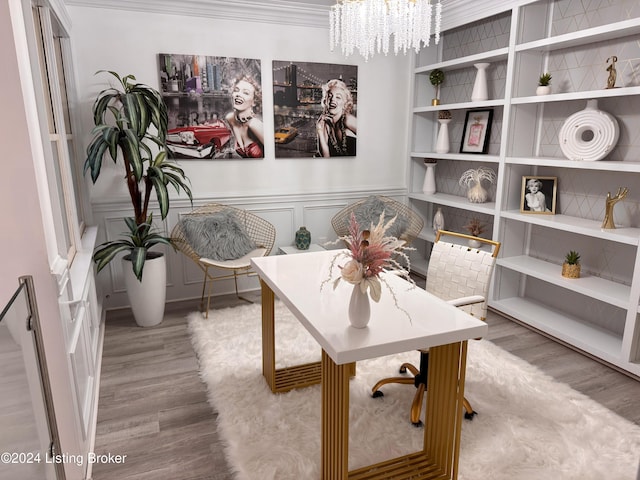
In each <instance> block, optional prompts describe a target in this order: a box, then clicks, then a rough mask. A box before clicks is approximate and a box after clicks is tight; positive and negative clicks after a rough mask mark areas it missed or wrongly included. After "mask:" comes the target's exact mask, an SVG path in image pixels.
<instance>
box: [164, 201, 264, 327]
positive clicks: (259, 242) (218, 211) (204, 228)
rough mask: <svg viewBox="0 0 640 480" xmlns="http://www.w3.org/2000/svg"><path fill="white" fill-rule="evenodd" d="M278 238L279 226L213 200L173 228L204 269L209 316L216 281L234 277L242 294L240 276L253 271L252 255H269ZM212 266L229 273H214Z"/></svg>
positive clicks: (178, 243)
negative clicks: (239, 283)
mask: <svg viewBox="0 0 640 480" xmlns="http://www.w3.org/2000/svg"><path fill="white" fill-rule="evenodd" d="M275 239H276V229H275V227H274V226H273V225H272V224H271V223H269V222H267V221H266V220H264V219H263V218H261V217H259V216H257V215H255V214H253V213H251V212H248V211H247V210H242V209H239V208H235V207H230V206H228V205H222V204H218V203H212V204H208V205H205V206H203V207H199V208H197V209H195V210H193V211H192V212H190V213H187V214H185V215H183V216H182V218H181V219H180V221H179V222H178V223H177V224H176V226H175V227H174V228H173V230H172V231H171V242H172V243H173V245H174V246H175V247H176V249H177V250H178V251H180V252H182V253H184V254H185V255H186V256H187V257H189V258H190V259H191V260H193V261H194V262H195V263H196V265H198V267H199V268H200V269H201V270H202V271H203V272H204V280H203V283H202V296H201V298H200V309H201V310H202V311H204V312H205V317H206V318H208V317H209V307H210V303H211V288H212V285H213V282H214V281H216V280H225V279H229V278H233V280H234V283H235V288H236V295H237V296H238V297H240V295H239V294H238V276H240V275H249V274H250V273H251V272H252V270H251V259H252V258H254V257H261V256H267V255H269V253H271V249H272V248H273V244H274V242H275ZM212 268H213V271H215V269H222V270H224V271H226V272H227V273H225V274H223V275H213V274H212V271H211V270H210V269H212ZM207 285H208V288H207ZM205 292H206V296H207V305H206V309H205V307H204V297H205ZM240 298H242V297H240Z"/></svg>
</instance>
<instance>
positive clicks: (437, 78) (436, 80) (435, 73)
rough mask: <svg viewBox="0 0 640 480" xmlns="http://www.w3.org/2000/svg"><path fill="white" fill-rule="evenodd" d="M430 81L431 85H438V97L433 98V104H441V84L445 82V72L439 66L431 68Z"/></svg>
mask: <svg viewBox="0 0 640 480" xmlns="http://www.w3.org/2000/svg"><path fill="white" fill-rule="evenodd" d="M429 81H430V82H431V85H433V86H434V87H436V98H434V99H433V100H431V105H434V106H435V105H440V85H441V84H442V83H443V82H444V72H443V71H442V70H440V69H439V68H436V69H435V70H431V73H429Z"/></svg>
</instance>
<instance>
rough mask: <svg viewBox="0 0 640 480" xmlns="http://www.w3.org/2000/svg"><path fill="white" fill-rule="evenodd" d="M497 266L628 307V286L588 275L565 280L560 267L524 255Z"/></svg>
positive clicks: (503, 261)
mask: <svg viewBox="0 0 640 480" xmlns="http://www.w3.org/2000/svg"><path fill="white" fill-rule="evenodd" d="M497 264H498V265H500V266H501V267H504V268H508V269H509V270H514V271H516V272H520V273H523V274H525V275H528V276H530V277H535V278H538V279H540V280H543V281H545V282H547V283H551V284H553V285H557V286H559V287H562V288H565V289H567V290H571V291H572V292H576V293H579V294H581V295H586V296H587V297H590V298H595V299H596V300H600V301H602V302H605V303H608V304H610V305H614V306H616V307H619V308H623V309H627V308H628V307H629V299H630V295H631V287H629V286H628V285H623V284H621V283H616V282H612V281H611V280H605V279H604V278H600V277H594V276H589V275H584V276H582V277H580V278H565V277H563V276H562V275H561V273H560V272H561V271H562V265H557V264H555V263H550V262H546V261H544V260H540V259H538V258H533V257H528V256H526V255H520V256H517V257H507V258H500V259H498V261H497Z"/></svg>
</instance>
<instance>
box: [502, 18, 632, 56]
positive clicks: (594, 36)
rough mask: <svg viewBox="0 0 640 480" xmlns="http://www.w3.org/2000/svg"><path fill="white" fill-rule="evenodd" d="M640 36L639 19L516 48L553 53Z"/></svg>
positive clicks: (558, 36)
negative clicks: (554, 51)
mask: <svg viewBox="0 0 640 480" xmlns="http://www.w3.org/2000/svg"><path fill="white" fill-rule="evenodd" d="M638 34H640V24H638V19H637V18H635V19H631V20H624V21H622V22H616V23H610V24H608V25H603V26H600V27H593V28H586V29H584V30H579V31H577V32H570V33H565V34H564V35H556V36H555V37H549V38H543V39H541V40H535V41H533V42H527V43H521V44H520V45H516V46H515V50H516V52H518V53H520V52H551V51H553V50H562V49H564V48H570V47H578V46H582V47H583V46H585V45H589V44H592V43H600V42H605V41H607V40H615V39H618V38H622V37H628V36H633V35H638Z"/></svg>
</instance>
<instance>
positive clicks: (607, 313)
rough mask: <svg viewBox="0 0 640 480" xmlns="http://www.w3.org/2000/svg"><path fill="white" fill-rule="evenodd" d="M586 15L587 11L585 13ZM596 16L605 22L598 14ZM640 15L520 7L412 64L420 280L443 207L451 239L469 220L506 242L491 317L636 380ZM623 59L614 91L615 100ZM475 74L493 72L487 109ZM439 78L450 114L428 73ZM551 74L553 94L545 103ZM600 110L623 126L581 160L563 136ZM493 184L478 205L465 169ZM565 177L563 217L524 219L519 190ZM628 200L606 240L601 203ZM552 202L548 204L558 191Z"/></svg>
mask: <svg viewBox="0 0 640 480" xmlns="http://www.w3.org/2000/svg"><path fill="white" fill-rule="evenodd" d="M586 3H589V2H586ZM598 8H600V10H598ZM639 34H640V5H638V4H637V2H633V1H629V0H621V1H620V2H616V4H615V5H607V7H603V6H599V4H598V5H595V4H594V5H587V4H585V2H580V1H578V0H542V1H533V2H529V3H526V4H524V5H522V4H521V5H517V6H514V7H513V8H511V9H509V10H506V11H504V12H503V13H501V14H499V15H494V16H491V17H489V18H486V19H481V20H478V21H476V22H474V23H470V24H468V25H463V26H460V27H457V28H455V29H453V30H449V31H446V32H444V33H443V34H442V38H441V41H440V44H439V45H438V47H437V48H427V49H423V50H422V51H421V52H420V53H418V54H416V55H415V57H414V58H415V61H414V75H413V86H412V92H411V95H412V98H413V105H412V111H411V125H412V128H411V138H410V152H411V153H410V154H409V169H408V175H409V180H408V184H409V190H410V191H409V195H408V196H409V202H410V204H411V206H412V208H414V209H415V210H417V211H419V212H420V213H421V214H422V215H423V216H424V218H425V224H426V226H425V228H424V230H423V231H422V233H421V234H420V235H419V237H418V241H417V243H418V244H419V246H418V248H417V253H416V255H415V258H414V259H412V264H413V268H414V269H415V270H417V271H418V272H426V268H427V261H428V260H427V259H428V256H429V245H430V244H431V242H433V240H434V238H435V234H434V231H433V228H432V227H431V219H432V218H433V215H434V213H435V211H436V209H437V208H441V209H442V211H443V212H444V215H445V223H446V225H445V228H447V229H449V230H456V231H462V226H463V225H464V224H465V223H466V222H467V221H468V220H469V219H470V218H472V217H479V218H480V219H481V221H483V222H484V223H486V224H487V226H488V228H487V231H486V232H485V233H484V234H483V236H485V237H492V238H493V239H495V240H499V241H500V242H501V243H502V248H501V250H500V257H499V259H498V262H497V266H496V271H495V275H494V283H493V285H492V290H491V298H490V301H489V305H490V307H491V308H493V309H495V310H498V311H500V312H503V313H505V314H507V315H509V316H510V317H513V318H514V319H515V320H517V321H519V322H522V323H524V324H526V325H529V326H530V327H532V328H535V329H537V330H539V331H542V332H544V333H545V334H547V335H550V336H552V337H555V338H557V339H558V340H560V341H562V342H565V343H567V344H570V345H572V346H574V347H575V348H577V349H579V350H581V351H584V352H586V353H587V354H589V355H591V356H594V357H596V358H599V359H601V360H603V361H605V362H607V363H609V364H611V365H614V366H615V367H617V368H619V369H621V370H624V371H626V372H628V373H631V374H633V375H636V376H640V316H639V315H640V314H639V312H640V308H639V303H640V213H639V212H640V175H638V174H639V173H640V134H639V133H637V132H639V131H640V114H639V113H638V112H640V80H639V78H640V72H639V71H637V69H638V61H639V59H640V45H639V44H638V42H637V39H638V35H639ZM614 55H615V56H616V57H617V59H618V62H617V72H618V76H617V81H616V88H612V89H607V88H605V87H606V85H607V77H608V74H609V73H608V71H607V70H606V69H607V66H608V65H610V63H608V62H609V60H608V59H609V58H610V57H612V56H614ZM475 63H490V64H491V65H490V67H489V69H488V77H489V80H488V86H489V99H488V100H485V101H482V102H472V101H470V98H471V91H472V88H473V81H474V79H475V73H476V69H475V68H474V64H475ZM434 69H441V70H443V71H444V73H445V81H444V83H443V84H442V85H441V88H440V104H439V105H433V104H432V98H433V97H434V96H435V89H434V87H433V86H432V85H431V84H430V83H429V73H430V72H431V71H432V70H434ZM544 72H550V73H551V74H552V81H551V85H552V88H553V92H552V93H551V94H550V95H545V96H537V95H536V94H535V90H536V86H537V80H538V77H539V76H540V75H541V74H542V73H544ZM591 99H596V100H597V101H598V108H599V109H601V110H603V111H606V112H608V113H610V114H611V115H613V116H614V117H615V118H616V120H617V121H618V124H619V126H620V138H619V140H618V143H617V145H616V147H615V148H614V149H613V150H612V151H611V152H610V153H609V154H608V156H607V157H605V158H604V159H603V160H601V161H573V160H568V159H566V158H565V157H564V155H563V154H562V149H561V148H560V144H559V140H558V134H559V131H560V128H561V127H562V125H563V123H564V121H565V120H566V118H568V117H569V116H570V115H572V114H573V113H576V112H578V111H580V110H582V109H584V108H585V106H586V102H587V100H591ZM477 109H492V110H493V121H492V125H491V134H490V142H489V148H488V152H486V153H484V154H468V153H465V154H463V153H458V152H459V151H460V141H461V138H462V134H463V129H464V121H465V117H466V115H467V113H468V112H469V111H472V110H477ZM443 110H448V111H449V112H450V113H451V116H452V122H451V123H450V124H449V138H450V149H449V152H448V153H434V150H435V144H436V138H437V134H438V128H439V124H438V114H439V112H441V111H443ZM424 159H432V161H433V160H435V161H436V162H437V163H436V167H435V172H436V186H437V192H436V193H435V194H425V193H423V192H422V185H423V181H424V176H425V171H426V168H425V166H424V164H423V163H424ZM479 166H486V167H488V168H491V169H493V170H494V171H495V172H496V174H497V180H496V182H495V185H493V186H492V189H491V191H490V193H491V198H490V199H489V201H488V202H487V203H482V204H476V203H470V202H469V201H468V200H467V198H466V196H465V190H464V188H463V187H461V186H460V185H459V184H458V182H457V180H458V179H459V178H460V175H461V173H462V172H463V171H464V170H466V169H469V168H478V167H479ZM523 176H528V177H529V176H551V177H557V194H556V198H557V203H556V205H557V207H556V212H555V214H553V215H544V214H531V213H524V212H521V208H520V206H521V201H522V197H521V195H522V187H521V186H522V177H523ZM618 187H628V188H629V193H628V195H627V197H626V198H625V199H624V200H623V201H621V202H619V203H618V204H617V205H616V206H615V209H614V218H615V221H616V228H615V229H602V228H601V225H602V221H603V217H604V210H605V197H606V195H607V193H608V192H611V194H612V195H613V194H615V192H616V190H617V188H618ZM547 194H550V192H548V193H547ZM569 250H577V251H579V252H580V254H581V264H582V276H581V278H578V279H567V278H564V277H562V275H561V270H562V262H563V259H564V255H565V254H566V253H567V252H568V251H569Z"/></svg>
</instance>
